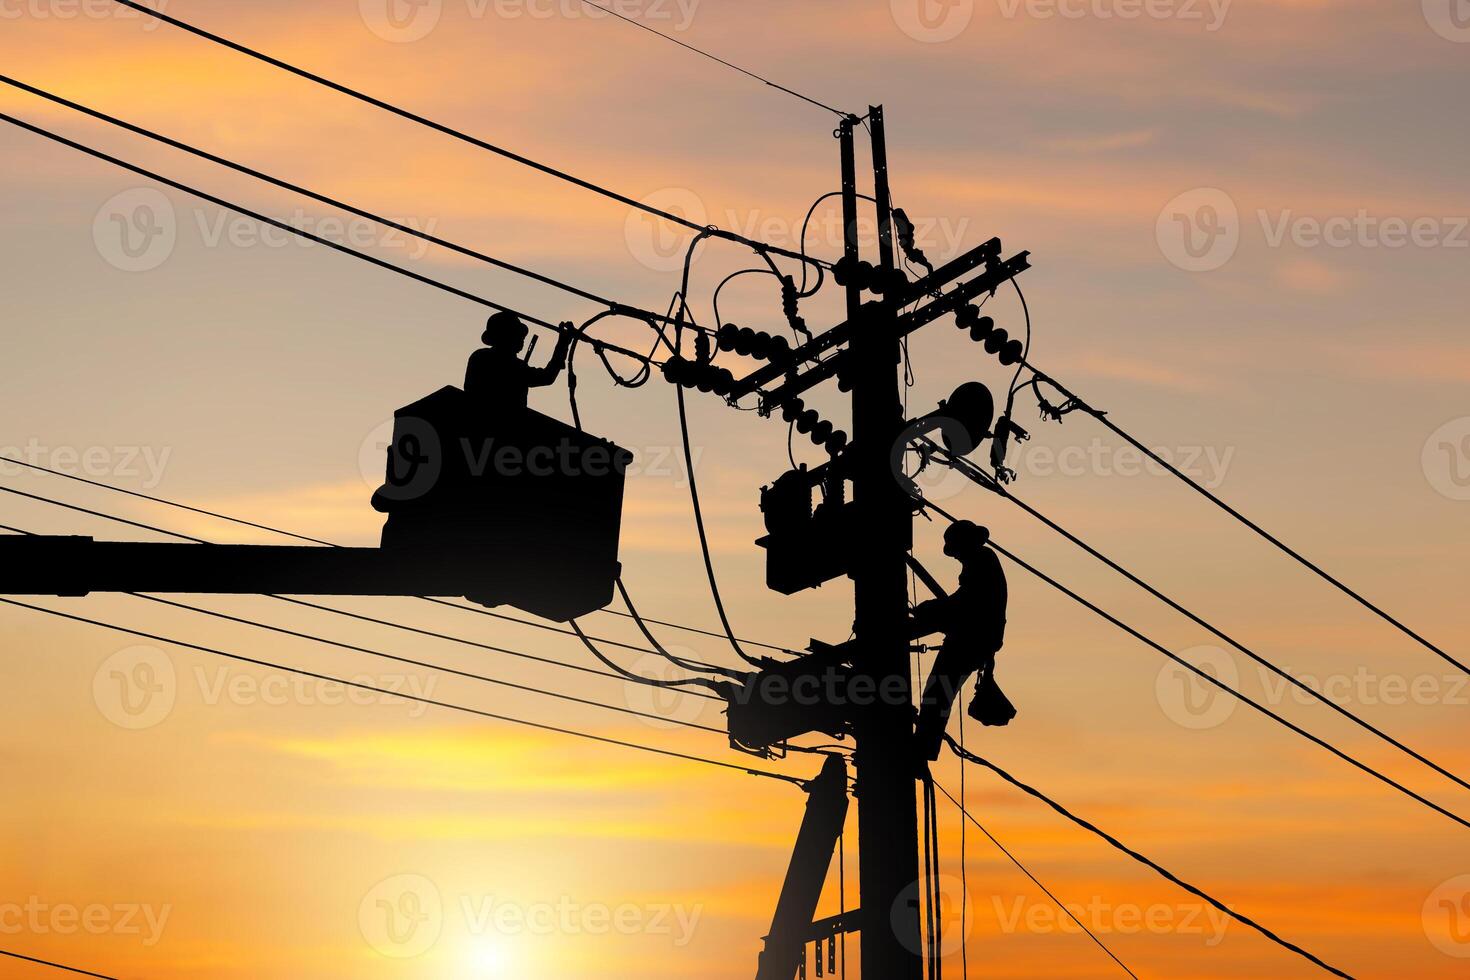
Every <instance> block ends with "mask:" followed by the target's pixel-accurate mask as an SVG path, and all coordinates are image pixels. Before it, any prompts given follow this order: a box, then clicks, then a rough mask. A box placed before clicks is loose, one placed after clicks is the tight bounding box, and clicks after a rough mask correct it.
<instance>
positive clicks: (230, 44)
mask: <svg viewBox="0 0 1470 980" xmlns="http://www.w3.org/2000/svg"><path fill="white" fill-rule="evenodd" d="M113 2H114V3H117V4H120V5H122V6H124V7H128V8H130V9H132V10H136V11H138V12H139V13H141V14H146V15H147V16H149V17H152V18H154V19H156V20H160V21H162V22H164V23H165V24H170V25H172V26H174V27H177V28H179V29H180V30H182V31H187V32H188V33H190V34H193V35H195V36H196V37H201V38H204V39H205V40H206V41H212V42H214V43H215V44H219V45H222V46H224V47H226V48H229V49H230V50H232V51H235V52H238V53H240V54H243V55H246V56H247V57H250V58H254V59H255V60H257V61H260V62H263V63H264V64H267V65H270V66H271V67H273V68H279V69H281V70H282V71H285V72H289V73H291V74H292V75H296V76H298V77H300V78H304V79H306V80H307V81H310V82H315V83H316V84H317V85H321V86H323V87H325V88H329V89H331V90H332V91H334V92H337V93H339V94H342V95H346V96H348V97H350V98H353V99H356V100H358V101H359V102H363V103H365V104H367V105H370V106H372V107H374V108H376V109H381V110H383V111H384V112H390V113H392V114H393V115H395V116H399V117H401V118H403V119H407V120H409V121H410V122H414V123H417V124H419V125H420V126H425V127H427V128H429V129H432V130H434V131H435V132H438V133H442V134H443V135H445V136H449V137H452V138H454V139H457V140H459V141H461V142H463V143H468V144H469V145H470V146H473V147H476V148H477V149H481V150H487V151H489V152H491V153H494V154H496V155H497V156H501V157H504V158H505V159H507V160H512V161H514V162H516V163H518V164H521V165H522V166H526V167H530V168H531V169H532V170H537V171H540V172H541V173H543V174H546V175H547V176H550V177H555V178H557V179H558V180H563V181H566V182H567V183H569V184H575V185H576V186H578V187H581V188H582V189H583V190H589V191H592V192H594V193H596V194H601V195H602V196H603V197H606V198H610V199H611V200H614V201H617V202H618V203H619V204H626V205H627V206H628V207H631V208H636V209H637V210H639V211H643V212H646V213H648V214H652V215H655V216H657V217H659V218H662V219H664V220H665V221H669V222H672V223H674V224H677V225H682V226H683V227H685V228H688V229H690V230H692V231H696V232H703V233H706V234H709V235H713V236H715V237H716V238H723V239H725V240H727V241H732V242H739V243H740V244H742V245H747V246H749V247H751V248H753V249H755V250H756V251H757V252H761V253H772V254H775V255H783V256H785V257H787V258H790V259H799V260H801V261H803V262H813V263H815V262H816V261H817V260H815V259H808V258H805V257H804V256H802V255H801V253H799V252H793V251H791V250H789V249H785V248H779V247H777V246H775V245H771V244H768V243H766V242H762V241H758V240H756V239H751V238H746V237H745V236H743V235H740V234H737V233H736V232H733V231H727V230H726V229H724V228H718V227H715V226H713V225H700V224H696V223H695V222H693V221H690V220H689V219H688V218H684V217H681V216H679V215H676V214H672V213H670V212H668V211H664V210H661V209H659V208H656V207H653V206H652V205H650V204H646V203H643V202H640V201H635V200H634V199H633V198H631V197H628V196H626V195H624V194H619V193H617V192H616V191H612V190H609V189H608V188H606V187H602V186H599V185H597V184H594V183H592V182H591V181H588V180H583V179H582V178H580V177H574V176H573V175H571V174H569V173H567V172H566V171H564V170H558V169H557V168H555V167H552V166H549V165H547V164H544V163H539V162H537V161H535V160H532V159H531V158H530V157H526V156H522V155H521V154H519V153H515V152H513V151H511V150H508V149H506V148H504V147H502V146H496V145H495V144H494V143H488V142H486V141H485V140H482V139H480V138H478V137H476V136H471V135H470V134H468V133H466V132H464V131H462V130H459V129H455V128H453V127H451V126H447V125H445V124H443V123H439V122H435V121H434V120H432V119H429V118H427V117H425V116H421V115H419V114H418V113H416V112H411V111H409V110H408V109H404V108H402V107H400V106H396V105H394V104H392V103H390V102H385V101H383V100H382V99H379V98H375V97H373V96H371V95H367V94H365V93H363V92H360V91H358V90H357V89H353V88H349V87H348V86H346V85H343V84H341V83H340V82H334V81H332V80H331V79H329V78H324V77H323V76H321V75H318V74H316V73H315V72H311V71H307V70H306V69H305V68H300V67H297V66H296V65H292V64H288V63H287V62H285V61H282V60H281V59H279V58H275V57H272V56H271V55H268V54H264V53H263V52H260V51H257V50H255V49H254V48H249V47H246V46H245V45H243V44H239V43H237V42H235V41H231V40H229V39H228V38H225V37H221V36H220V35H218V34H215V33H212V32H211V31H207V30H205V29H204V28H202V27H195V26H194V25H193V24H189V23H186V22H184V21H182V20H179V19H178V18H177V17H171V16H169V15H168V14H165V13H163V12H162V11H160V10H155V9H154V8H152V7H149V6H147V5H146V4H142V3H137V2H135V0H113ZM824 108H825V107H824Z"/></svg>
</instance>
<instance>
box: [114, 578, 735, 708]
mask: <svg viewBox="0 0 1470 980" xmlns="http://www.w3.org/2000/svg"><path fill="white" fill-rule="evenodd" d="M127 594H128V595H130V596H133V597H134V598H137V599H145V600H147V601H149V602H156V603H159V604H160V605H164V606H172V607H173V608H175V609H184V610H187V611H189V612H194V613H199V614H201V615H204V616H210V617H213V618H214V619H220V620H224V621H226V622H231V623H239V624H241V625H243V626H254V627H255V628H256V629H262V630H269V631H271V632H273V633H280V634H282V635H283V636H292V637H295V638H297V639H299V640H309V641H311V642H313V643H320V644H322V645H324V646H331V647H337V648H339V649H342V650H351V651H353V652H354V653H365V654H368V655H369V656H372V657H381V658H383V659H384V660H392V661H394V662H395V663H401V664H407V665H409V666H411V667H422V668H424V669H425V670H432V671H438V672H441V673H445V674H451V675H453V676H455V677H463V678H465V679H466V680H472V681H481V682H482V683H485V684H496V685H499V686H501V687H508V688H511V689H512V690H516V691H523V692H525V693H528V694H540V695H542V696H543V697H548V698H556V699H558V700H561V701H568V702H571V703H573V704H580V705H583V706H585V707H589V708H603V709H605V710H607V711H617V712H621V713H622V714H627V715H634V716H636V717H639V718H647V719H649V720H652V721H668V722H673V723H674V724H676V725H681V726H683V727H685V728H694V729H698V730H699V731H704V732H713V733H714V734H716V735H724V734H725V732H724V730H723V729H720V728H711V727H709V726H708V725H700V724H696V723H695V722H688V721H680V720H678V719H675V718H668V717H665V716H663V715H655V714H650V713H648V712H646V711H638V710H637V709H635V708H629V707H626V706H623V705H616V704H607V703H606V702H603V701H594V700H591V699H589V698H579V697H577V696H575V695H572V694H563V693H561V692H560V691H550V690H547V689H546V688H542V687H535V686H534V685H530V684H517V683H516V682H514V681H508V680H503V679H501V678H499V677H490V676H488V675H486V674H476V673H474V672H472V671H467V670H457V669H455V668H454V667H445V666H442V665H440V664H432V663H428V662H426V661H423V660H414V659H413V658H411V657H403V656H399V655H397V654H393V653H386V652H384V651H382V650H374V649H372V648H371V647H363V646H357V645H355V644H352V643H342V642H340V641H338V640H329V639H326V638H325V637H321V636H317V635H315V634H313V633H303V632H299V631H297V630H293V629H288V628H286V627H284V626H274V625H272V624H270V623H262V622H260V621H258V620H254V619H246V618H244V617H241V616H232V615H230V614H228V613H224V612H220V611H218V610H215V609H205V608H203V607H201V606H192V605H189V604H188V603H185V602H176V601H174V600H172V599H165V598H163V597H161V596H155V595H147V594H144V593H142V592H129V593H127Z"/></svg>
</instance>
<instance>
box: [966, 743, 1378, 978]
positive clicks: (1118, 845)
mask: <svg viewBox="0 0 1470 980" xmlns="http://www.w3.org/2000/svg"><path fill="white" fill-rule="evenodd" d="M945 739H946V741H948V742H949V747H950V748H951V749H952V750H953V751H954V752H955V754H956V755H958V756H959V757H960V758H961V759H962V760H964V761H965V762H970V763H974V764H975V765H978V766H984V767H985V768H986V769H989V770H990V771H991V772H993V773H995V774H996V775H997V776H999V777H1000V778H1001V779H1004V780H1005V781H1006V782H1008V783H1010V784H1011V785H1012V786H1014V787H1016V788H1017V789H1019V790H1020V791H1021V792H1023V793H1025V794H1027V795H1028V796H1031V797H1034V798H1035V799H1038V800H1040V801H1041V802H1043V803H1045V804H1046V805H1047V806H1049V807H1051V808H1052V809H1053V810H1055V811H1056V812H1057V813H1059V814H1061V815H1062V816H1064V817H1066V818H1067V819H1068V820H1070V821H1072V822H1073V823H1074V824H1076V825H1077V826H1079V827H1081V828H1082V829H1083V830H1087V831H1090V832H1091V833H1093V834H1095V835H1097V836H1098V837H1100V838H1102V840H1104V841H1105V842H1106V843H1107V844H1108V845H1110V846H1111V847H1113V848H1115V849H1116V850H1119V851H1122V852H1123V853H1124V854H1126V855H1128V856H1129V857H1131V858H1132V859H1133V860H1135V861H1137V862H1138V863H1139V864H1142V865H1144V866H1145V867H1147V868H1150V869H1152V870H1153V871H1156V872H1157V873H1158V874H1160V875H1162V876H1163V877H1164V878H1165V879H1167V880H1169V881H1171V882H1173V883H1174V884H1176V885H1178V886H1179V887H1180V888H1183V889H1184V890H1185V891H1187V892H1189V893H1190V894H1191V895H1194V896H1195V897H1197V898H1201V899H1203V900H1204V901H1206V902H1208V903H1210V905H1211V906H1213V907H1214V908H1215V909H1216V910H1218V911H1220V912H1224V913H1225V914H1226V915H1228V916H1230V917H1231V918H1232V919H1234V920H1235V921H1237V922H1239V923H1240V924H1242V925H1245V926H1249V927H1250V928H1252V929H1254V930H1255V931H1256V932H1258V933H1260V934H1261V935H1263V936H1265V937H1266V938H1267V939H1269V940H1271V941H1272V942H1273V943H1275V944H1276V945H1278V946H1280V947H1282V948H1283V949H1287V950H1290V951H1291V952H1293V953H1296V954H1297V955H1298V956H1301V957H1304V958H1305V959H1307V960H1308V961H1310V962H1311V963H1313V964H1315V965H1317V966H1319V967H1321V968H1322V969H1324V970H1326V971H1327V972H1328V973H1330V974H1332V975H1333V976H1335V977H1342V978H1344V980H1353V977H1352V975H1351V974H1348V973H1344V972H1343V971H1341V970H1339V969H1337V968H1336V967H1334V966H1330V965H1328V964H1327V963H1326V962H1324V961H1323V960H1321V959H1319V958H1318V957H1316V956H1314V955H1313V954H1311V953H1309V952H1307V951H1306V950H1305V949H1302V948H1301V947H1300V946H1298V945H1296V944H1295V943H1293V942H1290V941H1288V940H1286V939H1283V938H1281V937H1280V936H1278V935H1277V934H1276V933H1274V932H1272V931H1271V930H1270V929H1267V928H1266V927H1265V926H1263V925H1261V924H1260V923H1259V922H1257V921H1255V920H1254V919H1252V918H1250V917H1249V916H1247V915H1245V914H1244V913H1242V912H1237V911H1235V910H1234V909H1232V908H1230V907H1229V906H1228V905H1226V904H1225V903H1224V902H1221V901H1220V900H1218V899H1216V898H1214V897H1212V896H1211V895H1209V894H1207V893H1205V892H1203V891H1201V890H1200V889H1198V888H1196V887H1195V886H1194V885H1191V884H1189V883H1188V882H1187V881H1185V880H1184V879H1182V878H1180V877H1178V876H1177V875H1175V874H1173V873H1172V872H1170V871H1169V870H1167V869H1166V868H1164V866H1163V865H1161V864H1159V863H1157V862H1155V861H1152V860H1150V859H1149V858H1146V857H1144V856H1143V855H1142V854H1140V853H1138V852H1137V851H1135V850H1133V848H1131V847H1129V846H1128V845H1126V844H1124V843H1123V842H1122V841H1120V840H1118V838H1116V837H1114V836H1113V835H1111V834H1109V833H1107V832H1106V831H1103V830H1101V829H1099V828H1098V827H1097V826H1096V825H1095V824H1092V823H1089V822H1088V821H1086V820H1084V819H1082V818H1081V817H1079V816H1077V815H1076V814H1074V813H1072V811H1070V810H1068V809H1067V808H1066V807H1064V806H1062V805H1061V804H1060V803H1058V802H1056V801H1055V800H1053V799H1052V798H1051V797H1049V796H1047V795H1046V794H1045V793H1042V792H1041V791H1040V790H1038V789H1035V788H1033V787H1031V786H1028V785H1026V784H1025V783H1023V782H1021V781H1020V780H1019V779H1017V778H1016V777H1014V776H1012V775H1011V774H1010V773H1008V772H1006V771H1005V770H1004V769H1002V768H1000V767H999V766H997V765H996V764H995V763H993V762H990V761H988V760H986V759H982V758H981V757H980V756H978V755H976V754H975V753H973V752H971V751H969V750H968V749H961V748H960V747H959V746H958V745H957V744H955V741H954V739H952V738H950V737H949V736H948V735H946V736H945ZM945 795H948V794H945Z"/></svg>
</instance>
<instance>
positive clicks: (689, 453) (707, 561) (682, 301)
mask: <svg viewBox="0 0 1470 980" xmlns="http://www.w3.org/2000/svg"><path fill="white" fill-rule="evenodd" d="M702 237H703V236H695V239H694V241H692V242H690V243H689V248H688V250H687V251H686V252H685V253H684V277H683V281H682V283H681V284H680V288H679V295H678V297H677V299H678V303H679V306H678V309H679V315H678V319H679V324H676V325H675V326H674V351H675V356H678V353H679V331H680V329H681V327H680V324H682V322H683V321H684V319H685V317H686V316H687V315H688V313H689V300H688V296H689V270H690V266H691V265H692V264H693V261H694V250H695V249H697V248H698V247H699V243H700V240H701V238H702ZM674 398H675V399H676V400H677V403H678V406H679V438H680V439H681V440H682V445H683V447H684V470H685V473H686V476H687V479H688V481H689V501H690V503H691V504H692V505H693V508H694V527H695V530H697V531H698V532H699V552H700V554H701V555H702V556H703V558H704V571H705V576H706V577H707V578H708V579H709V591H710V595H711V596H712V597H713V598H714V602H715V612H716V613H718V614H719V617H720V625H721V626H723V627H724V628H725V638H726V639H727V640H729V641H730V647H731V649H733V650H734V651H735V655H736V656H738V657H739V658H740V659H741V660H744V661H745V662H746V663H748V664H750V665H751V666H753V667H764V666H765V664H764V663H762V661H761V659H760V658H759V657H753V656H751V655H750V654H748V653H746V652H745V649H744V648H743V647H742V646H741V645H740V640H739V639H738V638H737V637H736V636H735V630H734V629H733V628H732V627H731V626H730V617H729V616H728V615H727V614H726V613H725V601H724V599H722V598H721V597H720V585H719V581H718V579H717V578H716V577H715V564H714V559H713V557H712V556H711V555H710V547H709V535H708V534H706V533H705V529H704V511H703V509H701V507H700V506H699V482H698V480H697V479H696V477H695V475H694V450H693V448H692V447H691V446H690V443H689V413H688V411H687V410H686V409H685V407H684V386H683V385H674Z"/></svg>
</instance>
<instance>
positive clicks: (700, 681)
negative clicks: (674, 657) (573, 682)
mask: <svg viewBox="0 0 1470 980" xmlns="http://www.w3.org/2000/svg"><path fill="white" fill-rule="evenodd" d="M568 622H570V623H571V624H572V631H573V632H574V633H576V634H577V639H579V640H581V641H582V645H583V646H585V647H586V648H587V649H588V651H589V652H591V654H592V656H594V657H596V658H597V659H598V660H600V661H602V664H603V666H605V667H607V668H608V669H610V670H614V671H616V672H617V673H619V674H621V675H622V676H623V677H625V678H626V679H628V680H630V681H633V682H634V683H635V684H646V685H647V686H649V687H672V688H682V687H703V688H706V689H708V690H719V688H718V687H716V683H717V682H716V681H712V680H710V679H709V678H707V677H684V678H678V679H675V680H664V679H663V678H658V677H644V676H643V675H642V674H635V673H634V672H632V671H630V670H625V669H624V668H622V667H619V666H618V665H617V664H616V663H614V662H613V661H612V660H611V659H609V658H608V656H607V654H605V653H603V652H602V651H601V650H599V649H597V645H596V644H595V643H593V642H592V640H591V638H589V637H588V636H587V634H586V633H583V632H582V627H580V626H578V625H577V621H576V620H575V619H572V620H568Z"/></svg>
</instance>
